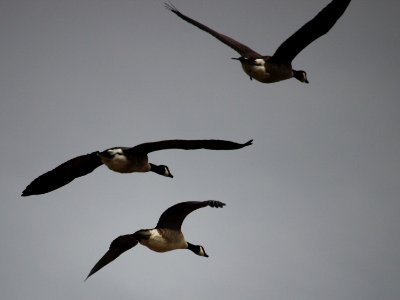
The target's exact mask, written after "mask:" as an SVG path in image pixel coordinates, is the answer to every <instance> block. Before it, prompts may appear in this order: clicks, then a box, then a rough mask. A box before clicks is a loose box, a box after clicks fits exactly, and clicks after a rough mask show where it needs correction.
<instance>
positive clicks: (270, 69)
mask: <svg viewBox="0 0 400 300" xmlns="http://www.w3.org/2000/svg"><path fill="white" fill-rule="evenodd" d="M242 68H243V70H244V71H245V72H246V74H247V75H249V76H250V77H251V78H254V79H255V80H257V81H260V82H263V83H272V82H277V81H281V80H285V79H289V78H292V77H293V71H292V67H291V66H290V65H288V64H274V63H269V62H268V61H264V60H263V59H256V64H242Z"/></svg>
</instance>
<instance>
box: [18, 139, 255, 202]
mask: <svg viewBox="0 0 400 300" xmlns="http://www.w3.org/2000/svg"><path fill="white" fill-rule="evenodd" d="M252 142H253V140H250V141H248V142H246V143H243V144H239V143H235V142H231V141H224V140H165V141H158V142H150V143H144V144H140V145H137V146H135V147H131V148H129V147H113V148H110V149H107V150H104V151H101V152H100V151H95V152H92V153H89V154H85V155H81V156H77V157H75V158H72V159H70V160H68V161H66V162H64V163H63V164H61V165H59V166H58V167H56V168H55V169H53V170H51V171H48V172H46V173H44V174H43V175H40V176H39V177H37V178H36V179H35V180H33V181H32V182H31V183H30V184H29V185H28V186H27V187H26V188H25V190H24V191H23V192H22V196H29V195H40V194H45V193H48V192H51V191H54V190H56V189H58V188H60V187H62V186H64V185H66V184H68V183H70V182H71V181H72V180H74V179H75V178H78V177H81V176H84V175H87V174H89V173H91V172H92V171H93V170H94V169H96V168H97V167H99V166H101V165H102V164H105V165H106V166H107V167H108V168H109V169H110V170H112V171H115V172H119V173H132V172H149V171H151V172H154V173H157V174H159V175H163V176H166V177H171V178H172V177H173V176H172V174H171V172H170V170H169V168H168V167H167V166H165V165H155V164H152V163H149V161H148V156H147V154H148V153H150V152H153V151H158V150H166V149H184V150H195V149H209V150H235V149H240V148H243V147H246V146H249V145H251V144H252Z"/></svg>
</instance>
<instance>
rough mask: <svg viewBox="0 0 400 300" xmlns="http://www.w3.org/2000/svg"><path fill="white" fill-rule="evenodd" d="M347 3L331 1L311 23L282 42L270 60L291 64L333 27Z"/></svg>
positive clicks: (342, 0) (337, 0)
mask: <svg viewBox="0 0 400 300" xmlns="http://www.w3.org/2000/svg"><path fill="white" fill-rule="evenodd" d="M349 3H350V0H333V1H332V2H331V3H329V4H328V5H327V6H326V7H325V8H324V9H322V10H321V11H320V12H319V13H318V14H317V15H316V16H315V17H314V18H313V19H312V20H311V21H309V22H308V23H306V24H305V25H304V26H303V27H301V28H300V29H299V30H297V31H296V32H295V33H294V34H293V35H291V36H290V37H289V38H288V39H287V40H286V41H285V42H283V43H282V45H280V46H279V48H278V49H277V50H276V52H275V53H274V55H273V56H272V60H276V61H279V62H286V63H291V62H292V60H293V59H294V58H295V57H296V56H297V54H299V53H300V52H301V51H302V50H303V49H304V48H305V47H307V46H308V45H309V44H311V43H312V42H313V41H315V40H316V39H317V38H319V37H320V36H322V35H324V34H326V33H327V32H328V31H329V30H330V29H331V28H332V27H333V25H334V24H335V23H336V21H337V20H338V19H339V18H340V16H341V15H342V14H343V13H344V11H345V10H346V8H347V6H348V5H349Z"/></svg>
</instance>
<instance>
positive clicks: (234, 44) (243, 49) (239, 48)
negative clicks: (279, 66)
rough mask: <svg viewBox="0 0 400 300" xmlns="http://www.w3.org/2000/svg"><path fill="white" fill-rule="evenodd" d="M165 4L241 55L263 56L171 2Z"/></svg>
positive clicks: (167, 7)
mask: <svg viewBox="0 0 400 300" xmlns="http://www.w3.org/2000/svg"><path fill="white" fill-rule="evenodd" d="M164 6H165V8H166V9H168V10H170V11H172V12H173V13H174V14H176V15H177V16H178V17H180V18H181V19H183V20H185V21H186V22H189V23H190V24H192V25H194V26H196V27H197V28H199V29H201V30H203V31H205V32H208V33H209V34H211V35H212V36H213V37H215V38H216V39H218V40H220V41H221V42H222V43H224V44H225V45H227V46H229V47H231V48H232V49H233V50H235V51H236V52H238V53H239V54H240V55H241V56H245V57H252V58H256V57H261V55H260V54H258V53H257V52H256V51H254V50H253V49H251V48H249V47H247V46H246V45H243V44H242V43H239V42H238V41H236V40H234V39H233V38H230V37H229V36H226V35H224V34H222V33H219V32H217V31H215V30H213V29H211V28H209V27H207V26H205V25H203V24H201V23H199V22H197V21H195V20H193V19H191V18H189V17H188V16H185V15H184V14H182V13H181V12H180V11H179V10H178V9H177V8H176V7H175V6H174V5H172V4H171V3H164Z"/></svg>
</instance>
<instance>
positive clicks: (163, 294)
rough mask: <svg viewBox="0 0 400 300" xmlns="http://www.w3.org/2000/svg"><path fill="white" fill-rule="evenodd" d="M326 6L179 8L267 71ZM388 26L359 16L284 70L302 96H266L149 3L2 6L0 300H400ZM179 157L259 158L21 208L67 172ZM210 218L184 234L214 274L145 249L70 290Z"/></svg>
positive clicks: (98, 177) (382, 10)
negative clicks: (101, 262) (169, 211)
mask: <svg viewBox="0 0 400 300" xmlns="http://www.w3.org/2000/svg"><path fill="white" fill-rule="evenodd" d="M327 3H329V1H328V0H263V1H261V0H246V1H233V0H230V1H228V0H226V1H194V0H186V1H185V0H174V1H173V4H174V5H176V6H177V7H178V8H179V9H180V10H181V11H182V12H183V13H185V14H187V15H188V16H190V17H192V18H194V19H196V20H198V21H201V22H203V23H204V24H207V25H208V26H210V27H212V28H214V29H216V30H218V31H220V32H222V33H224V34H227V35H229V36H232V37H234V38H235V39H237V40H239V41H241V42H242V43H244V44H247V45H249V46H250V47H252V48H253V49H254V50H256V51H258V52H261V53H263V54H273V52H274V51H275V50H276V48H277V47H278V46H279V45H280V43H282V42H283V41H284V40H285V39H286V38H287V37H288V36H289V35H291V34H292V33H293V32H294V31H295V30H297V29H298V28H299V27H300V26H301V25H303V24H304V23H305V22H307V21H308V20H310V19H311V18H312V17H313V16H314V15H315V14H316V13H317V12H318V11H320V10H321V9H322V8H323V7H324V6H325V5H326V4H327ZM399 12H400V4H399V3H398V1H395V0H382V1H372V0H354V1H352V2H351V3H350V5H349V7H348V9H347V11H346V12H345V13H344V15H343V17H342V18H341V19H340V20H339V21H338V22H337V24H336V25H335V26H334V27H333V29H332V30H331V31H330V32H329V33H328V34H327V35H325V36H324V37H322V38H320V39H318V40H317V41H316V42H314V43H312V44H311V45H310V46H309V47H307V48H306V49H305V50H304V51H302V52H301V53H300V54H299V55H298V56H297V57H296V58H295V60H294V63H293V65H294V67H295V68H297V69H304V70H306V71H307V73H308V79H309V80H310V84H308V85H306V84H302V83H300V82H298V81H297V80H295V79H291V80H286V81H283V82H279V83H275V84H262V83H259V82H257V81H254V80H253V81H250V80H249V78H248V77H247V76H246V74H245V73H244V72H243V71H242V70H241V67H240V64H239V63H238V62H237V61H233V60H231V59H230V58H231V57H237V53H236V52H234V51H233V50H232V49H230V48H228V47H227V46H225V45H223V44H222V43H220V42H219V41H217V40H216V39H215V38H213V37H212V36H210V35H208V34H206V33H204V32H202V31H200V30H199V29H197V28H195V27H194V26H192V25H190V24H188V23H186V22H185V21H183V20H181V19H179V18H178V17H177V16H175V15H174V14H173V13H171V12H169V11H167V10H166V9H164V7H163V3H162V1H154V0H153V1H148V0H137V1H135V0H130V1H128V0H116V1H110V0H96V1H95V0H71V1H61V0H36V1H28V0H1V1H0V38H1V44H0V91H1V102H0V132H1V149H2V151H1V153H2V155H1V156H0V164H1V171H0V185H1V186H0V187H1V191H2V199H1V201H0V236H1V243H0V251H1V255H0V265H1V268H0V293H1V298H2V299H42V300H47V299H48V300H50V299H51V300H52V299H58V300H64V299H68V300H70V299H143V300H146V299H184V298H186V299H194V300H200V299H230V300H239V299H240V300H243V299H269V300H291V299H296V300H303V299H304V300H322V299H323V300H338V299H352V300H376V299H380V300H396V299H399V298H400V286H399V282H400V257H399V253H400V234H399V232H400V217H399V215H400V116H399V115H400V99H399V96H398V88H399V69H400V57H399V48H400V47H399V46H400V31H399V28H400V19H399ZM174 138H179V139H209V138H216V139H227V140H232V141H236V142H245V141H247V140H249V139H251V138H252V139H254V145H253V146H251V147H246V148H244V149H241V150H237V151H206V150H198V151H182V150H168V151H159V152H155V153H152V154H151V155H150V159H151V161H152V162H153V163H156V164H161V163H162V164H166V165H168V166H169V167H170V169H171V172H172V173H173V174H174V176H175V177H174V178H173V179H170V178H167V177H162V176H158V175H157V174H154V173H151V174H150V173H149V174H129V175H121V174H117V173H113V172H110V171H109V170H108V169H107V168H105V167H104V166H102V167H100V168H98V169H97V170H95V171H94V172H93V173H92V174H90V175H87V176H85V177H82V178H79V179H77V180H75V181H73V182H72V183H70V184H69V185H67V186H65V187H63V188H60V189H59V190H56V191H54V192H51V193H48V194H46V195H41V196H31V197H26V198H22V197H20V194H21V192H22V190H23V189H24V188H25V187H26V185H27V184H28V183H29V182H30V181H31V180H33V179H34V178H36V177H37V176H38V175H40V174H42V173H44V172H46V171H48V170H50V169H52V168H54V167H56V166H57V165H58V164H60V163H62V162H64V161H66V160H68V159H70V158H72V157H75V156H77V155H80V154H85V153H88V152H91V151H95V150H103V149H106V148H109V147H112V146H134V145H137V144H140V143H143V142H150V141H157V140H163V139H174ZM207 199H216V200H220V201H222V202H225V203H226V204H227V205H226V207H224V208H223V209H212V208H209V207H207V208H203V209H200V210H198V211H196V212H194V213H192V214H191V215H189V216H188V218H187V219H186V220H185V223H184V224H183V232H184V233H185V236H186V238H187V240H188V241H190V242H192V243H194V244H201V245H203V246H204V247H205V249H206V251H207V253H208V254H209V256H210V257H209V258H204V257H199V256H196V255H194V254H193V253H192V252H190V251H186V250H178V251H172V252H168V253H163V254H159V253H155V252H152V251H150V250H149V249H147V248H145V247H143V246H141V245H138V246H137V247H135V248H133V249H132V250H131V251H128V252H126V253H124V254H123V255H122V256H120V257H119V258H118V259H117V260H115V261H114V262H113V263H111V264H109V265H108V266H106V267H105V268H104V269H102V270H100V271H99V272H98V273H96V274H95V275H94V276H93V277H91V278H90V279H89V280H88V281H86V282H84V281H83V280H84V279H85V277H86V275H87V274H88V272H89V271H90V269H91V268H92V267H93V265H94V264H95V263H96V262H97V260H98V259H99V258H100V257H101V256H102V255H103V254H104V253H105V252H106V250H107V249H108V247H109V244H110V242H111V241H112V240H113V239H114V238H116V237H117V236H119V235H122V234H127V233H133V232H135V231H136V230H138V229H141V228H151V227H154V226H155V225H156V223H157V220H158V218H159V216H160V214H161V213H162V212H163V211H164V210H165V209H166V208H168V207H169V206H171V205H173V204H175V203H178V202H182V201H191V200H207Z"/></svg>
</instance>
